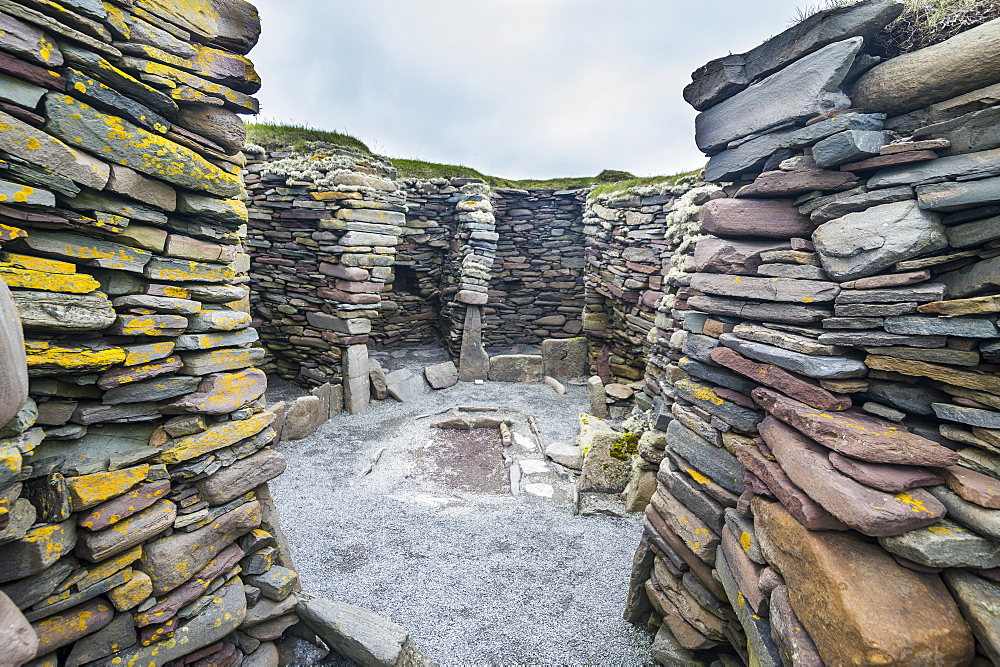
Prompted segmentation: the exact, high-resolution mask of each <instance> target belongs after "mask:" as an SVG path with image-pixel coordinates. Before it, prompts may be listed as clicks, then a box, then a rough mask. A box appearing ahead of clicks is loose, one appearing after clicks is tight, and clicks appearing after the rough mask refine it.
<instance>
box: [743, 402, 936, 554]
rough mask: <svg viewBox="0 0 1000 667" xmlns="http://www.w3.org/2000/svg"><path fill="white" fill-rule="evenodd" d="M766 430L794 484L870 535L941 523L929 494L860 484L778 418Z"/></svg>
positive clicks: (764, 425)
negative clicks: (881, 488)
mask: <svg viewBox="0 0 1000 667" xmlns="http://www.w3.org/2000/svg"><path fill="white" fill-rule="evenodd" d="M760 431H761V435H762V436H763V437H764V440H765V441H766V442H767V445H768V447H769V448H770V449H771V452H772V453H773V454H774V456H775V458H777V459H778V463H779V464H781V467H782V469H783V470H784V471H785V472H786V473H787V474H788V476H789V477H790V478H791V480H792V481H793V482H795V484H796V485H797V486H798V487H799V488H801V489H802V490H803V491H805V492H806V493H808V494H809V496H810V497H811V498H812V499H813V500H815V501H816V502H818V503H819V504H820V505H822V506H823V507H824V509H826V510H827V511H828V512H830V513H831V514H833V515H834V516H835V517H837V518H838V519H840V520H841V521H843V522H844V523H845V524H847V525H848V526H850V527H851V528H854V529H855V530H857V531H858V532H860V533H862V534H864V535H869V536H872V537H878V536H883V535H899V534H900V533H904V532H907V531H909V530H914V529H916V528H922V527H924V526H928V525H931V524H933V523H937V522H938V521H939V520H940V519H942V518H943V517H944V515H945V508H944V506H943V505H942V504H941V503H940V502H938V501H936V500H935V499H934V497H933V496H931V495H930V494H929V493H927V492H926V491H923V490H919V489H918V490H915V491H911V492H909V493H905V494H890V493H887V492H879V491H877V490H876V489H873V488H871V487H867V486H864V485H862V484H860V483H858V482H857V481H855V480H853V479H851V478H850V477H848V476H847V475H844V474H843V473H841V472H840V471H838V470H837V469H836V468H834V467H833V465H832V464H831V463H830V460H829V458H828V453H829V450H828V449H826V448H825V447H821V446H820V445H818V444H816V443H815V442H813V441H812V440H810V439H809V438H807V437H805V436H803V435H802V434H801V433H799V432H798V431H797V430H795V429H794V428H792V427H790V426H787V425H785V424H783V423H782V422H780V421H778V420H776V419H774V418H773V417H768V418H767V419H765V420H764V421H763V422H762V423H761V425H760Z"/></svg>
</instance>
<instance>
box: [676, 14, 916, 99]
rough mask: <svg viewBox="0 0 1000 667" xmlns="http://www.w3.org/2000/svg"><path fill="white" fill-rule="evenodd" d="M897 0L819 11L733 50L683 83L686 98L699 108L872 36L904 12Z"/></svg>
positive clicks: (700, 69) (697, 71)
mask: <svg viewBox="0 0 1000 667" xmlns="http://www.w3.org/2000/svg"><path fill="white" fill-rule="evenodd" d="M901 11H902V8H901V7H900V6H899V4H898V3H896V2H893V1H892V0H878V1H877V2H870V3H865V4H863V5H841V6H837V7H834V8H831V9H828V10H825V11H820V12H816V13H815V14H813V15H811V16H809V17H807V18H806V19H804V20H803V21H801V22H799V23H796V24H795V25H794V26H793V27H791V28H789V29H788V30H785V31H784V32H782V33H780V34H779V35H777V36H775V37H772V38H771V39H769V40H767V41H766V42H764V43H763V44H761V45H760V46H758V47H756V48H754V49H751V50H750V51H748V52H747V53H742V54H731V55H729V56H726V57H725V58H719V59H717V60H713V61H712V62H710V63H708V64H707V65H705V66H704V67H701V68H699V69H698V70H696V71H695V72H694V74H692V75H691V78H692V83H690V84H688V85H687V87H685V88H684V99H685V100H687V102H688V103H689V104H691V106H693V107H694V108H695V109H697V110H699V111H704V110H705V109H708V108H709V107H711V106H713V105H715V104H717V103H719V102H720V101H722V100H724V99H726V98H728V97H731V96H732V95H734V94H736V93H737V92H739V91H741V90H743V89H744V88H745V87H746V86H747V85H748V84H749V83H750V82H751V81H755V80H757V79H759V78H760V77H761V76H766V75H768V74H771V73H773V72H775V71H777V70H780V69H782V68H783V67H785V66H787V65H789V64H790V63H793V62H795V61H796V60H798V59H800V58H802V57H803V56H805V55H807V54H809V53H812V52H814V51H816V50H818V49H820V48H822V47H824V46H827V45H829V44H831V43H833V42H837V41H840V40H843V39H846V38H848V37H858V36H860V37H865V38H866V41H867V40H868V39H870V38H871V37H872V36H873V35H874V34H875V32H877V31H878V30H879V29H881V28H883V27H885V26H886V25H887V24H888V23H890V22H891V21H892V20H893V19H895V18H896V17H897V16H899V14H900V12H901Z"/></svg>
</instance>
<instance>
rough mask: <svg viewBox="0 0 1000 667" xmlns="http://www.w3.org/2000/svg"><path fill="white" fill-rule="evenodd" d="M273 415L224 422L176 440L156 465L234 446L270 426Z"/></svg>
mask: <svg viewBox="0 0 1000 667" xmlns="http://www.w3.org/2000/svg"><path fill="white" fill-rule="evenodd" d="M274 419H275V415H274V413H271V412H262V413H260V414H257V415H254V416H253V417H251V418H250V419H242V420H237V421H231V422H225V423H223V424H219V425H218V426H215V427H213V428H210V429H208V430H207V431H202V432H201V433H195V434H194V435H188V436H185V437H183V438H177V439H176V440H173V441H172V442H170V443H168V445H167V448H166V449H164V451H163V452H162V453H161V454H160V455H159V456H158V457H157V458H156V462H157V463H166V464H173V463H180V462H182V461H187V460H188V459H193V458H195V457H197V456H201V455H202V454H207V453H208V452H211V451H214V450H216V449H219V448H220V447H228V446H229V445H234V444H236V443H237V442H239V441H240V440H243V439H245V438H249V437H252V436H254V435H257V434H258V433H260V432H261V431H263V430H264V429H265V428H267V427H268V426H270V424H271V422H273V421H274Z"/></svg>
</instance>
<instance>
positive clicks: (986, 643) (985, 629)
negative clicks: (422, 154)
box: [942, 569, 1000, 663]
mask: <svg viewBox="0 0 1000 667" xmlns="http://www.w3.org/2000/svg"><path fill="white" fill-rule="evenodd" d="M942 576H943V577H944V581H945V584H946V585H947V586H948V589H949V590H950V591H951V594H952V596H954V598H955V601H956V602H957V603H958V606H959V609H961V610H962V615H963V616H964V617H965V620H966V621H967V622H968V623H969V626H970V627H971V628H972V633H973V634H974V635H975V636H976V639H977V640H978V642H979V643H978V648H980V649H981V651H982V652H983V653H985V654H986V655H987V656H989V658H990V660H992V661H993V662H995V663H1000V612H998V611H997V609H996V604H995V603H996V600H997V599H1000V585H998V584H996V583H994V582H992V581H989V580H987V579H984V578H982V577H977V576H976V575H974V574H972V573H971V572H967V571H965V570H959V569H948V570H945V572H944V573H943V574H942Z"/></svg>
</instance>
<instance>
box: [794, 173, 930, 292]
mask: <svg viewBox="0 0 1000 667" xmlns="http://www.w3.org/2000/svg"><path fill="white" fill-rule="evenodd" d="M844 194H849V193H844ZM913 199H916V195H915V194H914V193H913V188H911V187H909V186H907V187H899V188H886V189H882V190H872V191H870V192H860V193H858V194H854V195H850V196H846V197H845V196H840V197H838V198H837V199H834V200H833V201H831V202H829V203H826V204H823V205H822V206H819V207H817V208H816V209H814V210H813V211H812V212H811V213H810V214H809V218H810V219H811V220H812V221H813V222H814V223H816V224H822V223H824V222H830V221H831V220H835V219H837V218H841V217H843V216H845V215H847V214H848V213H858V212H863V211H867V210H868V209H870V208H873V207H875V206H881V205H883V204H895V203H896V202H902V201H911V200H913ZM902 284H906V283H902ZM874 286H875V285H873V287H874ZM841 287H844V286H843V285H841ZM845 289H847V288H846V287H845ZM858 289H861V288H860V287H859V288H858Z"/></svg>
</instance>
